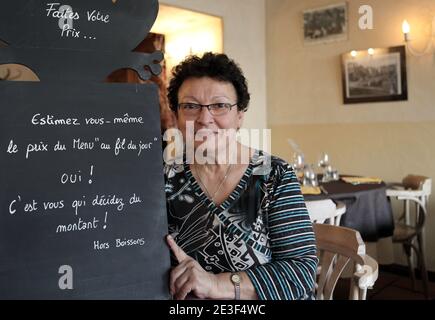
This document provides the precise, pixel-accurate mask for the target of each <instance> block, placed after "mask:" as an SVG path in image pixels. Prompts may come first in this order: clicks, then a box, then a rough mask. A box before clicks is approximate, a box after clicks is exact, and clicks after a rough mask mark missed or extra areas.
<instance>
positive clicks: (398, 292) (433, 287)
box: [334, 271, 435, 300]
mask: <svg viewBox="0 0 435 320" xmlns="http://www.w3.org/2000/svg"><path fill="white" fill-rule="evenodd" d="M416 286H417V287H416V290H413V288H412V282H411V278H409V277H407V276H403V275H398V274H394V273H390V272H386V271H380V272H379V277H378V280H377V281H376V283H375V286H374V288H373V289H371V290H368V291H367V300H423V299H424V294H423V287H422V283H421V280H417V284H416ZM334 293H335V294H334V299H338V300H345V299H347V296H348V293H349V281H348V280H345V279H343V280H342V279H341V280H339V282H338V283H337V287H336V288H335V291H334ZM429 295H430V299H431V300H435V282H429Z"/></svg>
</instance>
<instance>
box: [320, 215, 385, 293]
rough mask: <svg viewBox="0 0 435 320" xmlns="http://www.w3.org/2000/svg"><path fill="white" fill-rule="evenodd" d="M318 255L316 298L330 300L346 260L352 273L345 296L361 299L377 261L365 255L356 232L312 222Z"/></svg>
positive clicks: (373, 278) (375, 273)
mask: <svg viewBox="0 0 435 320" xmlns="http://www.w3.org/2000/svg"><path fill="white" fill-rule="evenodd" d="M313 226H314V231H315V234H316V240H317V248H318V254H319V260H320V262H319V274H318V280H317V284H316V285H317V287H316V298H317V299H319V300H332V299H333V293H334V289H335V286H336V284H337V281H338V279H339V278H340V276H341V274H342V273H343V271H344V270H345V267H346V266H347V265H348V264H349V263H350V264H351V265H352V267H353V276H352V278H351V286H350V292H349V299H351V300H365V299H366V294H367V289H369V288H371V287H372V286H373V285H374V283H375V281H376V279H377V278H378V264H377V262H376V261H375V260H374V259H373V258H371V257H370V256H368V255H366V253H365V244H364V242H363V240H362V238H361V235H360V233H359V232H358V231H356V230H353V229H350V228H345V227H340V226H335V225H328V224H318V223H314V224H313Z"/></svg>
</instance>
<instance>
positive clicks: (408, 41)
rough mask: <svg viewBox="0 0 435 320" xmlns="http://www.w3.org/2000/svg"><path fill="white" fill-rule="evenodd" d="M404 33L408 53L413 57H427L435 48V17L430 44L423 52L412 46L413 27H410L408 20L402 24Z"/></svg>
mask: <svg viewBox="0 0 435 320" xmlns="http://www.w3.org/2000/svg"><path fill="white" fill-rule="evenodd" d="M402 32H403V38H404V40H405V45H406V48H407V49H408V51H409V52H410V53H411V54H412V55H414V56H417V57H420V56H423V55H426V54H428V53H430V52H431V50H432V48H433V47H434V46H435V45H434V42H435V17H433V20H432V29H431V35H430V39H429V42H428V44H427V45H426V48H425V49H424V50H423V51H422V52H418V51H416V50H415V49H414V48H413V47H412V46H411V37H410V33H411V26H410V25H409V23H408V21H406V20H403V22H402Z"/></svg>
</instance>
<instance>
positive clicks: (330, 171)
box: [322, 165, 340, 182]
mask: <svg viewBox="0 0 435 320" xmlns="http://www.w3.org/2000/svg"><path fill="white" fill-rule="evenodd" d="M339 179H340V175H339V174H338V170H337V169H335V168H333V167H332V166H331V165H329V166H327V167H326V168H325V172H324V174H323V178H322V182H330V181H337V180H339Z"/></svg>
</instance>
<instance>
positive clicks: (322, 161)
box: [317, 152, 331, 182]
mask: <svg viewBox="0 0 435 320" xmlns="http://www.w3.org/2000/svg"><path fill="white" fill-rule="evenodd" d="M317 165H318V166H319V167H320V168H322V171H323V172H322V173H323V176H322V182H329V181H331V176H330V171H328V167H331V165H330V162H329V155H328V154H327V153H326V152H323V153H322V154H321V155H320V157H319V162H318V163H317Z"/></svg>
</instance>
